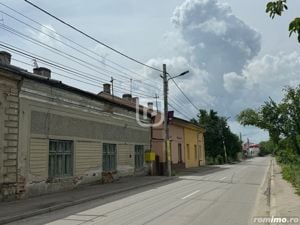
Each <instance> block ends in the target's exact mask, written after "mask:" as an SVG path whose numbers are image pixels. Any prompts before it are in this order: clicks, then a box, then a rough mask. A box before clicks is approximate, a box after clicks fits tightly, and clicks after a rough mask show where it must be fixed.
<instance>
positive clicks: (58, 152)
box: [48, 140, 73, 177]
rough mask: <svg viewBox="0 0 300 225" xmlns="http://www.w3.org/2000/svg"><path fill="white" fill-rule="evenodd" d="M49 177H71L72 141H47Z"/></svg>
mask: <svg viewBox="0 0 300 225" xmlns="http://www.w3.org/2000/svg"><path fill="white" fill-rule="evenodd" d="M48 175H49V177H66V176H72V175H73V141H63V140H50V141H49V168H48Z"/></svg>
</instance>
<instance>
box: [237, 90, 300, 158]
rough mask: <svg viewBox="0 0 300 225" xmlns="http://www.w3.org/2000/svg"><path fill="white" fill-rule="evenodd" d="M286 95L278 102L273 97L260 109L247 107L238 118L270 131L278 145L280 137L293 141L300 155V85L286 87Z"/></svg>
mask: <svg viewBox="0 0 300 225" xmlns="http://www.w3.org/2000/svg"><path fill="white" fill-rule="evenodd" d="M284 92H285V94H284V97H283V99H282V101H281V102H280V103H279V104H277V103H275V102H274V101H273V100H272V99H271V98H270V100H269V101H266V102H265V103H264V104H263V105H262V106H261V107H260V108H259V109H258V110H253V109H246V110H244V111H242V112H241V113H240V114H239V115H238V117H237V120H238V121H239V122H240V123H241V124H242V125H244V126H256V127H258V128H261V129H263V130H266V131H268V132H269V136H270V139H271V140H272V141H273V143H274V144H276V145H277V146H278V144H279V141H280V139H283V138H285V139H287V140H289V141H290V142H291V144H292V146H293V149H294V150H295V151H296V152H297V153H298V154H299V155H300V147H299V140H298V137H299V134H300V85H299V86H298V87H296V88H292V87H288V88H285V89H284Z"/></svg>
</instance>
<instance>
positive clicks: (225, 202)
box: [10, 158, 270, 225]
mask: <svg viewBox="0 0 300 225" xmlns="http://www.w3.org/2000/svg"><path fill="white" fill-rule="evenodd" d="M269 162H270V158H254V159H251V160H247V161H246V162H243V163H239V164H233V165H224V166H221V167H216V168H215V169H212V170H204V171H203V170H202V171H201V172H197V171H195V172H194V173H192V174H186V175H183V176H180V178H179V179H177V180H175V181H172V182H168V183H164V184H161V185H154V186H151V187H145V188H141V189H137V190H134V191H130V192H127V193H122V194H119V195H115V196H111V197H106V198H103V199H98V200H95V201H92V202H88V203H84V204H80V205H76V206H73V207H68V208H65V209H63V210H58V211H55V212H51V213H47V214H43V215H39V216H35V217H31V218H28V219H24V220H21V221H17V222H14V223H10V224H22V225H26V224H28V225H35V224H51V225H56V224H57V225H64V224H72V225H77V224H84V225H91V224H94V225H100V224H104V225H119V224H122V225H125V224H128V225H142V224H153V225H154V224H155V225H160V224H163V225H169V224H170V225H177V224H180V225H183V224H187V225H193V224H197V225H198V224H201V225H227V224H228V225H235V224H236V225H247V224H248V222H249V221H251V216H252V212H253V211H254V208H255V202H256V197H257V194H258V189H259V187H260V184H261V183H262V182H263V180H264V177H265V175H266V172H267V169H268V165H269Z"/></svg>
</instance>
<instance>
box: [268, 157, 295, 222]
mask: <svg viewBox="0 0 300 225" xmlns="http://www.w3.org/2000/svg"><path fill="white" fill-rule="evenodd" d="M272 170H273V173H272V177H271V202H270V207H271V208H270V215H271V216H282V217H298V218H299V220H300V196H299V195H297V194H296V193H295V192H296V190H295V188H294V187H293V186H292V185H291V184H290V183H288V182H287V181H286V180H284V179H283V178H282V173H281V171H282V170H281V167H280V166H279V165H278V164H277V162H276V160H273V166H272ZM299 224H300V221H299Z"/></svg>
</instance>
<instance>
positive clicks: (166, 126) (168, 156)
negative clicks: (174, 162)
mask: <svg viewBox="0 0 300 225" xmlns="http://www.w3.org/2000/svg"><path fill="white" fill-rule="evenodd" d="M163 83H164V88H163V89H164V134H165V137H164V145H165V151H166V164H167V165H166V167H167V175H168V176H169V177H170V176H171V175H172V171H171V152H170V148H169V147H170V145H169V124H168V122H169V121H168V91H169V90H168V88H169V87H168V78H167V66H166V64H163Z"/></svg>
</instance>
